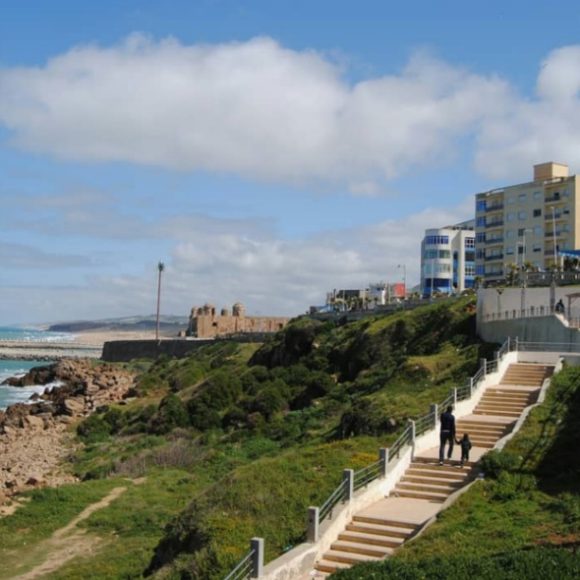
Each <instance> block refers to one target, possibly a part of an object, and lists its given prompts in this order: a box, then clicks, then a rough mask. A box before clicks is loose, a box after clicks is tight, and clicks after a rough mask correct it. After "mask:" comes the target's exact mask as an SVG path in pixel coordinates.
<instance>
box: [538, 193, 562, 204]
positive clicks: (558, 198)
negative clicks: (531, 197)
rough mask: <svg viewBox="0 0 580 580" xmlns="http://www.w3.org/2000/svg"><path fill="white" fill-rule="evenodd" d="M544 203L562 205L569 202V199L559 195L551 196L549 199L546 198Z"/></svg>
mask: <svg viewBox="0 0 580 580" xmlns="http://www.w3.org/2000/svg"><path fill="white" fill-rule="evenodd" d="M544 201H545V202H546V203H562V202H564V201H568V199H567V198H565V197H562V196H561V195H559V194H558V195H550V196H549V197H546V199H545V200H544Z"/></svg>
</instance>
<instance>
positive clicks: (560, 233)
mask: <svg viewBox="0 0 580 580" xmlns="http://www.w3.org/2000/svg"><path fill="white" fill-rule="evenodd" d="M567 233H568V232H564V231H558V230H556V237H557V238H559V237H561V236H563V235H564V234H567ZM545 236H546V238H553V237H554V232H546V234H545Z"/></svg>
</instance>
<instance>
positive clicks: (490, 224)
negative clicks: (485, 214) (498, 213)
mask: <svg viewBox="0 0 580 580" xmlns="http://www.w3.org/2000/svg"><path fill="white" fill-rule="evenodd" d="M500 226H503V220H495V221H493V222H486V224H485V227H486V228H497V227H500Z"/></svg>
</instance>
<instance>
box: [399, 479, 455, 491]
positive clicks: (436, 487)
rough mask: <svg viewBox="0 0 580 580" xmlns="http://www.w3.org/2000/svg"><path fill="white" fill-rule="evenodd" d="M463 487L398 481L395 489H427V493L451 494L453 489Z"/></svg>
mask: <svg viewBox="0 0 580 580" xmlns="http://www.w3.org/2000/svg"><path fill="white" fill-rule="evenodd" d="M461 487H463V486H462V485H434V484H432V483H412V482H407V481H400V482H399V483H398V484H397V485H396V487H395V489H396V490H397V491H401V490H403V491H427V492H429V493H431V492H433V493H443V494H452V493H453V492H454V491H456V490H458V489H459V488H461Z"/></svg>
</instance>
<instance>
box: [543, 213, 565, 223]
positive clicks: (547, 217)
mask: <svg viewBox="0 0 580 580" xmlns="http://www.w3.org/2000/svg"><path fill="white" fill-rule="evenodd" d="M569 217H570V212H568V213H555V214H554V215H552V214H551V213H546V215H545V216H544V219H545V220H546V221H550V220H552V219H554V220H565V219H568V218H569Z"/></svg>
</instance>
